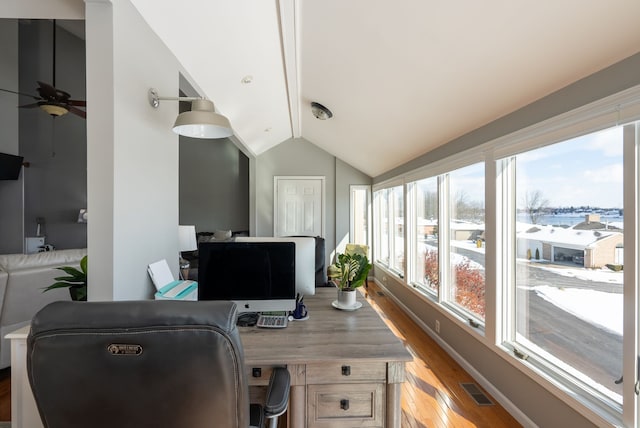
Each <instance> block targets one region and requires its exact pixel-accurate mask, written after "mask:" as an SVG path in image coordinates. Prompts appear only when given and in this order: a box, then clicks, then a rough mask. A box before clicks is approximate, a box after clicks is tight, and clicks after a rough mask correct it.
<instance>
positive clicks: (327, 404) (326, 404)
mask: <svg viewBox="0 0 640 428" xmlns="http://www.w3.org/2000/svg"><path fill="white" fill-rule="evenodd" d="M307 394H308V396H307V402H308V405H309V408H308V409H309V412H308V418H309V421H308V426H309V428H340V427H354V426H358V427H382V426H383V425H384V409H385V388H384V384H382V383H357V384H356V383H354V384H335V385H309V386H308V389H307Z"/></svg>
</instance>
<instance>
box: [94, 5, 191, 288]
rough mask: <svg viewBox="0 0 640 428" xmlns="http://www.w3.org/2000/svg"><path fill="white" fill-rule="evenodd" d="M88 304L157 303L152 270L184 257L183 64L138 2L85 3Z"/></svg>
mask: <svg viewBox="0 0 640 428" xmlns="http://www.w3.org/2000/svg"><path fill="white" fill-rule="evenodd" d="M86 29H87V40H86V41H87V105H88V107H87V116H88V121H87V138H88V153H87V160H88V199H89V204H88V209H89V213H90V214H89V216H90V218H89V245H88V251H89V299H90V300H126V299H146V298H151V297H152V294H153V291H154V290H153V286H152V284H151V281H150V280H149V277H148V274H147V271H146V267H147V265H148V264H149V263H151V262H154V261H157V260H159V259H163V258H164V259H166V260H167V262H168V263H169V266H170V267H171V269H172V271H173V272H174V275H176V274H177V270H178V266H177V257H178V254H177V253H178V236H177V225H178V137H177V135H175V134H174V133H173V132H171V124H172V123H173V121H174V120H175V117H176V115H177V113H178V103H176V102H171V101H165V102H162V103H161V105H160V108H159V109H153V108H152V107H151V106H150V105H149V103H148V101H147V90H148V89H149V87H155V88H157V89H158V92H159V93H160V94H161V95H165V96H177V95H178V82H179V72H180V65H179V63H178V62H177V60H176V59H175V57H174V56H173V54H171V52H169V50H168V49H167V48H166V46H164V44H163V43H162V42H161V41H160V39H158V37H157V36H156V35H155V33H154V32H153V31H152V30H151V29H150V28H149V26H148V25H147V24H146V22H145V21H144V20H143V19H142V17H141V16H140V15H139V13H138V12H137V10H136V9H135V8H134V7H133V6H132V5H131V3H130V2H129V1H117V2H114V3H113V4H112V3H111V2H108V1H104V2H89V3H87V4H86Z"/></svg>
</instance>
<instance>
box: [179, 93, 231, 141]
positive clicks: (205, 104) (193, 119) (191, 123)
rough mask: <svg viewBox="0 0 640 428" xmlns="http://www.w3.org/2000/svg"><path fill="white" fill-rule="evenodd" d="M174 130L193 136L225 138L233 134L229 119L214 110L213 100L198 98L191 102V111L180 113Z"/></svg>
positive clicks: (180, 133)
mask: <svg viewBox="0 0 640 428" xmlns="http://www.w3.org/2000/svg"><path fill="white" fill-rule="evenodd" d="M173 132H175V133H176V134H178V135H183V136H185V137H191V138H225V137H230V136H232V135H233V130H232V129H231V123H229V119H227V118H226V117H224V116H223V115H221V114H219V113H216V112H215V111H214V107H213V102H211V101H210V100H205V99H198V100H194V101H192V102H191V111H185V112H184V113H180V114H179V115H178V117H177V118H176V122H175V124H174V125H173Z"/></svg>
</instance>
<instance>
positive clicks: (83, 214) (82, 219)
mask: <svg viewBox="0 0 640 428" xmlns="http://www.w3.org/2000/svg"><path fill="white" fill-rule="evenodd" d="M88 218H89V215H88V213H87V209H86V208H82V209H80V212H79V213H78V223H86V222H87V219H88Z"/></svg>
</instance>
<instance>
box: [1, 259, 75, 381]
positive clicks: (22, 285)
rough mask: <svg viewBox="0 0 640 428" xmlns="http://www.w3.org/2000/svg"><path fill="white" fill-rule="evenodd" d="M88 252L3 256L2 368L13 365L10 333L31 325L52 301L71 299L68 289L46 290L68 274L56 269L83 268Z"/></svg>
mask: <svg viewBox="0 0 640 428" xmlns="http://www.w3.org/2000/svg"><path fill="white" fill-rule="evenodd" d="M86 254H87V250H86V249H74V250H56V251H46V252H42V253H35V254H2V255H0V369H2V368H5V367H8V366H9V365H11V349H10V343H9V341H8V340H6V339H5V336H6V335H7V334H8V333H11V332H12V331H14V330H16V329H18V328H20V327H23V326H25V325H27V324H29V323H30V322H31V318H32V317H33V316H34V315H35V314H36V312H38V311H39V310H40V309H41V308H42V307H44V306H45V305H47V304H48V303H50V302H54V301H56V300H70V299H71V298H70V297H69V290H67V289H66V288H63V289H58V290H51V291H47V292H46V293H43V288H45V287H47V286H49V285H51V284H53V283H54V282H55V281H54V278H55V277H57V276H65V275H66V274H65V273H64V272H62V271H60V270H57V269H55V268H57V267H61V266H74V267H79V266H80V260H81V259H82V257H84V256H85V255H86Z"/></svg>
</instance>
